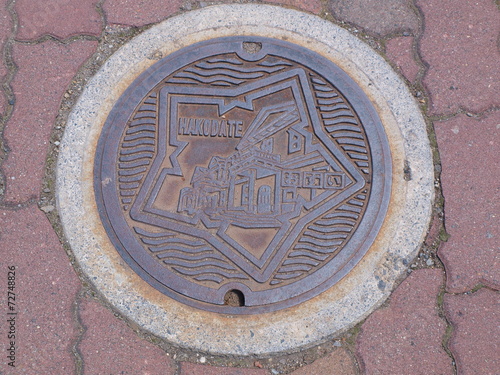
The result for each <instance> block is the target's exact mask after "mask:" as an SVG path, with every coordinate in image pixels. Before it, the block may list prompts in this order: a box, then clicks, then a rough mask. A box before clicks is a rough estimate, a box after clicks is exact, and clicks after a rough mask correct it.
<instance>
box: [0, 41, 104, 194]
mask: <svg viewBox="0 0 500 375" xmlns="http://www.w3.org/2000/svg"><path fill="white" fill-rule="evenodd" d="M96 46H97V43H96V42H88V41H78V42H73V43H71V44H67V45H64V44H61V43H58V42H53V41H47V42H44V43H41V44H36V45H16V46H15V47H14V52H13V55H14V61H15V63H16V64H17V66H18V67H19V71H18V72H17V74H16V76H15V78H14V80H13V82H12V87H13V91H14V94H15V96H16V104H15V106H14V113H13V117H12V118H11V119H10V121H9V122H8V123H7V125H6V126H5V132H4V139H6V141H7V144H8V146H9V148H10V152H9V153H8V158H7V160H6V161H5V162H4V163H3V165H2V169H3V172H4V174H5V176H6V182H7V183H6V185H7V189H6V194H5V200H8V201H9V200H10V201H25V200H27V199H29V198H30V197H33V196H37V195H38V193H39V190H40V187H41V180H42V177H43V174H44V164H45V155H46V152H47V150H48V146H49V136H50V132H51V129H52V126H53V123H54V120H55V118H56V116H57V112H58V109H59V105H60V100H61V97H62V95H63V93H64V91H65V89H66V87H67V86H68V84H69V83H70V82H71V78H72V77H73V76H74V75H75V73H76V72H77V70H78V68H79V67H80V65H81V64H82V63H83V62H84V61H85V60H86V59H87V58H88V57H90V55H91V54H92V53H93V52H94V50H95V48H96Z"/></svg>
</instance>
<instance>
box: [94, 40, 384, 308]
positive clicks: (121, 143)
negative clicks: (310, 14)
mask: <svg viewBox="0 0 500 375" xmlns="http://www.w3.org/2000/svg"><path fill="white" fill-rule="evenodd" d="M249 51H250V52H249ZM390 177H391V164H390V153H389V146H388V142H387V140H386V137H385V134H384V130H383V127H382V124H381V122H380V119H379V118H378V116H377V113H376V112H375V109H374V108H373V106H372V105H371V103H370V102H369V100H368V98H367V97H366V95H365V94H364V93H363V92H362V90H361V89H360V88H359V87H358V86H357V85H356V84H355V83H354V82H353V81H352V79H350V78H349V76H348V75H347V74H345V73H344V72H343V71H342V70H341V69H339V68H338V67H337V66H336V65H335V64H333V63H332V62H331V61H329V60H327V59H325V58H324V57H321V56H320V55H318V54H316V53H314V52H312V51H309V50H307V49H305V48H303V47H300V46H297V45H294V44H291V43H287V42H284V41H279V40H276V39H268V38H256V37H253V38H251V37H241V36H237V37H230V38H221V39H213V40H208V41H204V42H201V43H198V44H195V45H192V46H189V47H186V48H184V49H181V50H180V51H178V52H176V53H174V54H172V55H170V56H168V57H166V58H164V59H163V60H161V61H160V62H158V63H156V64H155V65H154V66H152V67H151V68H149V69H148V70H147V71H145V72H144V73H143V74H142V75H141V76H140V77H139V78H138V79H137V80H135V81H134V82H133V83H132V85H131V86H130V87H129V88H128V89H127V90H126V92H125V93H124V94H123V95H122V96H121V98H120V99H119V100H118V102H117V103H116V104H115V106H114V108H113V110H112V111H111V113H110V115H109V117H108V119H107V121H106V124H105V125H104V128H103V131H102V134H101V137H100V141H99V145H98V151H97V157H96V159H95V193H96V196H97V203H98V207H99V210H100V212H101V218H102V221H103V223H104V225H105V228H106V230H107V232H108V234H109V236H110V238H111V239H112V241H113V243H114V245H115V246H116V248H117V249H118V251H119V252H120V254H121V255H122V256H123V258H124V259H125V260H126V261H127V263H128V264H129V265H130V266H131V267H132V268H133V269H134V270H135V271H136V272H137V273H138V274H139V275H141V277H143V278H144V279H145V280H146V281H147V282H149V283H150V284H151V285H153V286H154V287H156V288H157V289H158V290H160V291H161V292H163V293H165V294H166V295H168V296H171V297H173V298H175V299H177V300H179V301H181V302H184V303H187V304H189V305H192V306H195V307H199V308H202V309H206V310H210V311H215V312H222V313H231V314H239V313H241V314H251V313H259V312H264V311H273V310H277V309H281V308H284V307H289V306H293V305H295V304H298V303H301V302H303V301H305V300H307V299H310V298H312V297H314V296H315V295H317V294H318V293H320V292H322V291H324V290H325V289H326V288H329V287H330V286H332V285H333V284H334V283H335V282H336V281H338V280H339V279H340V278H341V277H342V276H344V275H345V274H346V273H348V272H349V271H350V270H351V269H352V268H353V267H354V266H355V265H356V263H357V261H358V260H359V259H361V257H362V256H363V255H364V254H365V253H366V251H367V249H368V248H369V246H370V245H371V244H372V242H373V239H374V238H375V235H376V234H377V231H378V230H379V228H380V225H381V222H382V221H383V219H384V216H385V212H386V208H387V204H388V200H389V193H390V181H391V180H390ZM231 297H232V298H231Z"/></svg>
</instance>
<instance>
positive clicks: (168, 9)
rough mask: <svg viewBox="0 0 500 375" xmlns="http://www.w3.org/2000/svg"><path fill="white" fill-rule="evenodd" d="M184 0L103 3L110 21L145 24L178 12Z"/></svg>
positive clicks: (136, 0)
mask: <svg viewBox="0 0 500 375" xmlns="http://www.w3.org/2000/svg"><path fill="white" fill-rule="evenodd" d="M183 3H184V1H183V0H169V1H163V0H106V1H105V2H104V5H103V9H104V12H105V13H106V17H107V21H108V23H114V24H122V25H130V26H144V25H147V24H150V23H155V22H158V21H161V20H163V19H165V18H167V17H169V16H171V15H172V14H174V13H176V12H178V11H179V10H180V7H181V6H182V4H183Z"/></svg>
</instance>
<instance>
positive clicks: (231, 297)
mask: <svg viewBox="0 0 500 375" xmlns="http://www.w3.org/2000/svg"><path fill="white" fill-rule="evenodd" d="M224 305H227V306H233V307H241V306H245V295H244V294H243V293H242V292H241V291H239V290H237V289H233V290H230V291H229V292H227V293H226V295H225V296H224Z"/></svg>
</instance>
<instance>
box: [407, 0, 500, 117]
mask: <svg viewBox="0 0 500 375" xmlns="http://www.w3.org/2000/svg"><path fill="white" fill-rule="evenodd" d="M416 3H417V4H418V6H419V7H420V9H421V10H422V12H423V14H424V20H425V30H424V34H423V37H422V39H421V41H420V52H421V56H422V58H423V60H424V61H426V62H427V63H428V64H429V69H428V71H427V74H426V75H425V77H424V84H425V86H426V87H427V89H428V90H429V93H430V97H431V106H430V108H429V112H430V114H433V115H435V114H450V113H456V112H457V111H458V110H459V108H465V109H466V110H468V111H472V112H481V111H484V110H485V109H487V108H489V107H492V106H499V105H500V86H499V85H498V82H499V81H500V65H499V64H498V61H499V60H500V52H499V49H498V45H497V43H498V34H499V32H500V14H499V10H498V8H497V7H496V5H495V2H494V1H468V0H440V1H423V0H417V1H416Z"/></svg>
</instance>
